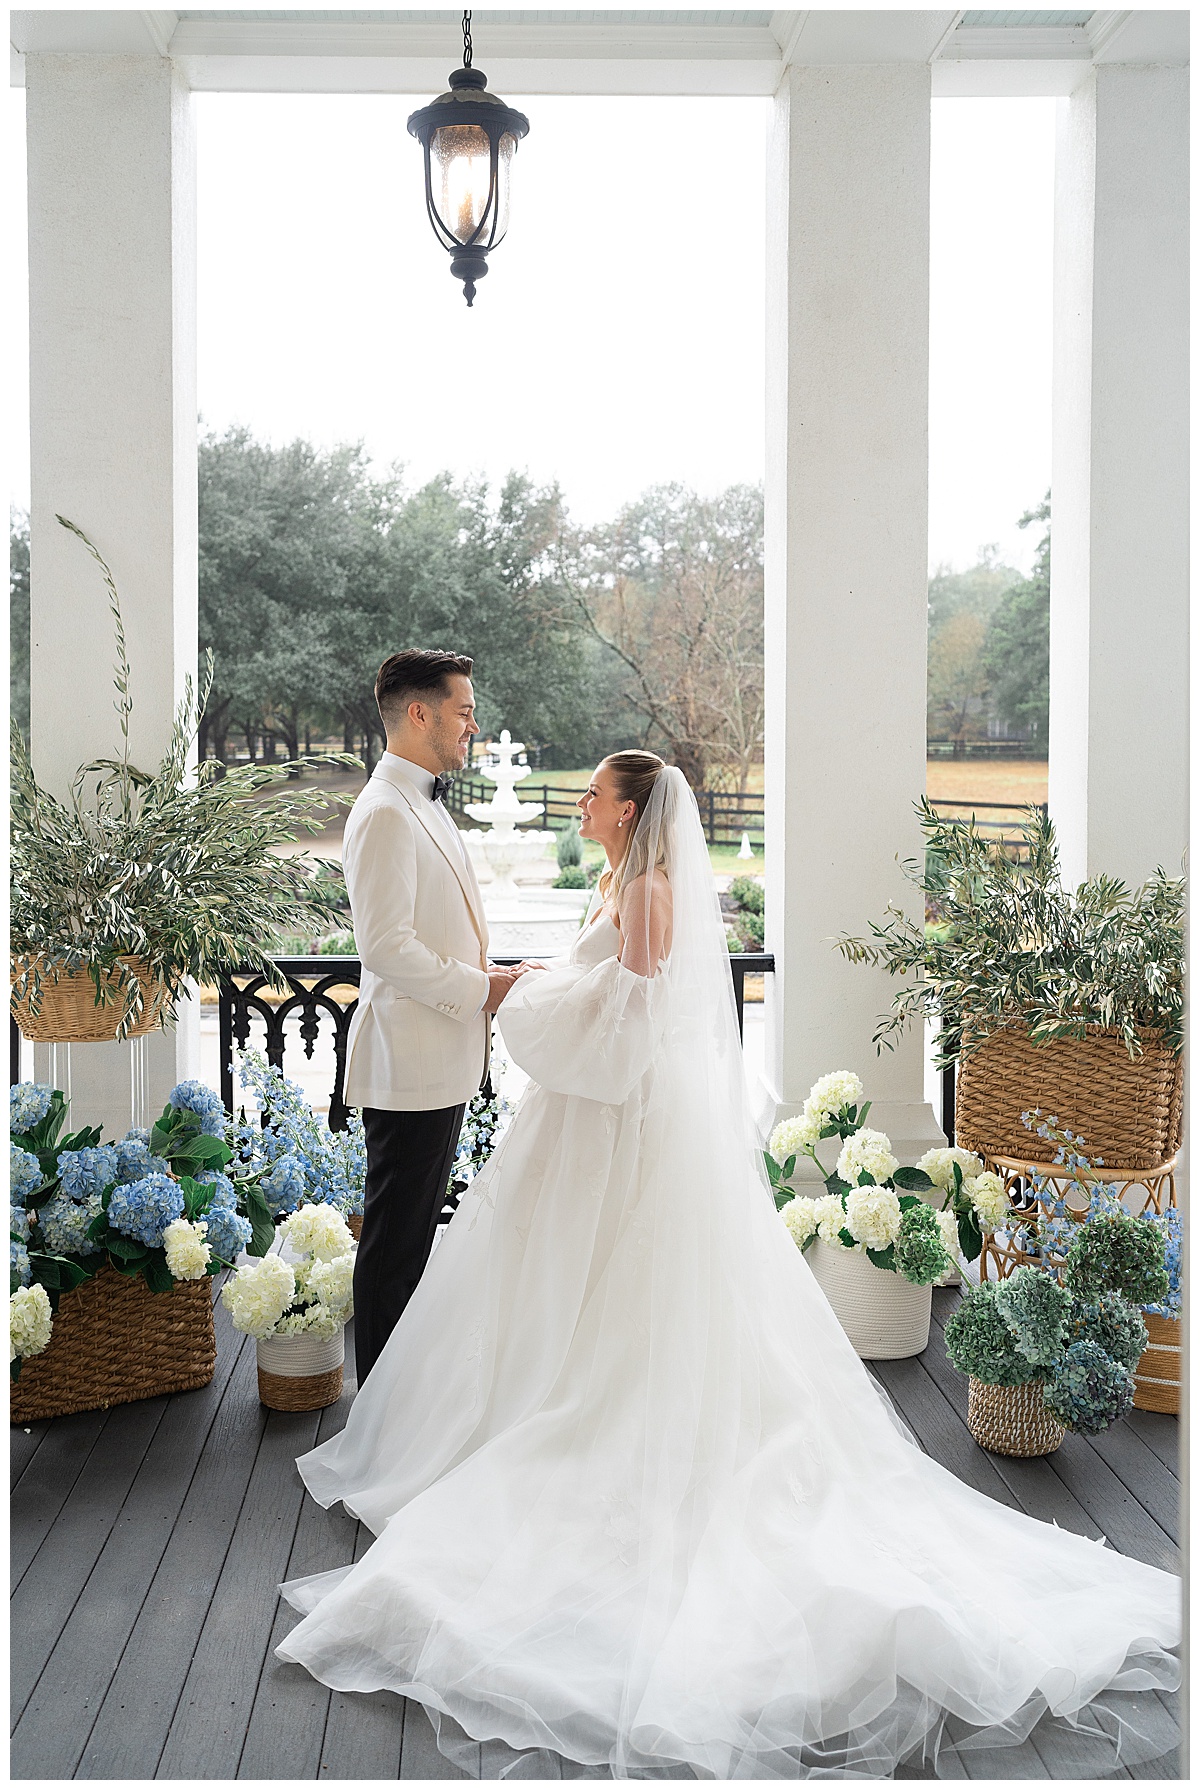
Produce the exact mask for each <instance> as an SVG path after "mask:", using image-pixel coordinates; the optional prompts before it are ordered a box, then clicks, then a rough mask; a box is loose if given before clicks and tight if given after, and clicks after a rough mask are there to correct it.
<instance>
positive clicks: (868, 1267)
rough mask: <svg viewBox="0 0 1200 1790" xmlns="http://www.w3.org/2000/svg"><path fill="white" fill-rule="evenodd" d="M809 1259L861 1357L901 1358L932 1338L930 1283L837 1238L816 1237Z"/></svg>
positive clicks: (886, 1359) (920, 1347)
mask: <svg viewBox="0 0 1200 1790" xmlns="http://www.w3.org/2000/svg"><path fill="white" fill-rule="evenodd" d="M804 1259H805V1261H806V1262H807V1263H808V1265H809V1267H810V1268H811V1269H812V1271H813V1274H814V1276H815V1277H816V1281H817V1284H818V1286H819V1287H820V1288H821V1291H822V1292H823V1293H824V1295H825V1297H826V1298H827V1299H828V1301H829V1303H830V1305H832V1307H833V1310H834V1316H835V1317H836V1318H837V1321H838V1323H839V1324H840V1325H841V1326H842V1329H843V1330H844V1331H845V1332H846V1335H847V1336H848V1337H849V1338H850V1341H851V1343H852V1345H853V1347H854V1350H855V1352H856V1354H857V1355H858V1356H859V1357H860V1359H861V1360H863V1361H901V1360H904V1359H906V1358H907V1357H908V1356H909V1355H919V1354H920V1353H921V1350H922V1349H923V1348H924V1347H925V1345H926V1343H927V1342H928V1341H929V1320H930V1315H931V1312H932V1309H933V1289H932V1288H931V1287H927V1286H926V1287H915V1286H914V1285H913V1284H912V1282H911V1281H910V1280H905V1278H904V1276H903V1275H902V1274H892V1273H889V1272H888V1270H887V1269H886V1268H877V1267H876V1266H875V1264H874V1262H870V1261H868V1260H867V1258H866V1256H865V1255H861V1254H860V1253H859V1252H858V1250H856V1249H840V1248H839V1247H838V1245H837V1244H836V1243H821V1242H817V1243H814V1244H812V1245H811V1246H810V1248H808V1249H807V1250H806V1251H805V1253H804Z"/></svg>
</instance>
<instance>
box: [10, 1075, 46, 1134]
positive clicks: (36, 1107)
mask: <svg viewBox="0 0 1200 1790" xmlns="http://www.w3.org/2000/svg"><path fill="white" fill-rule="evenodd" d="M53 1098H54V1089H53V1088H47V1087H42V1086H40V1085H39V1084H38V1083H37V1082H32V1081H20V1082H17V1083H15V1084H14V1086H12V1087H11V1088H10V1089H9V1090H8V1127H9V1130H10V1131H32V1130H33V1128H34V1126H35V1125H40V1124H41V1122H42V1120H43V1119H44V1118H45V1117H46V1114H47V1113H48V1112H49V1111H50V1102H51V1100H52V1099H53Z"/></svg>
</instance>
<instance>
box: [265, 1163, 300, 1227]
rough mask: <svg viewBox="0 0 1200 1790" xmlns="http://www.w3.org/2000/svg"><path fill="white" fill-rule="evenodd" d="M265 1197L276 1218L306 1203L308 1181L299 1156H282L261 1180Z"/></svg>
mask: <svg viewBox="0 0 1200 1790" xmlns="http://www.w3.org/2000/svg"><path fill="white" fill-rule="evenodd" d="M259 1186H260V1188H261V1189H262V1195H263V1198H264V1199H265V1200H266V1202H267V1204H268V1206H269V1207H270V1208H271V1211H272V1213H273V1214H274V1216H275V1217H276V1218H282V1217H283V1216H284V1215H285V1214H286V1213H288V1212H294V1211H295V1210H296V1208H297V1206H301V1205H303V1204H304V1202H305V1199H306V1197H307V1194H308V1183H307V1181H306V1178H305V1174H304V1164H303V1163H302V1162H301V1160H300V1158H299V1157H298V1156H281V1157H280V1158H279V1160H278V1161H277V1162H276V1163H275V1165H274V1166H273V1167H272V1168H271V1169H269V1170H268V1171H267V1173H266V1174H265V1175H264V1176H263V1178H262V1180H261V1181H260V1182H259Z"/></svg>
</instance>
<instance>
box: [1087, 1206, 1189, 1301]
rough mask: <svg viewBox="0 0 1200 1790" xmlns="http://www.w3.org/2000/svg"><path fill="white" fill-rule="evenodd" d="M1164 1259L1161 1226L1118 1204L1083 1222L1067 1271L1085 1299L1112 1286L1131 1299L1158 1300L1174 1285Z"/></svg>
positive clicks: (1125, 1297) (1095, 1295) (1110, 1289)
mask: <svg viewBox="0 0 1200 1790" xmlns="http://www.w3.org/2000/svg"><path fill="white" fill-rule="evenodd" d="M1165 1264H1166V1245H1165V1239H1164V1237H1163V1234H1162V1232H1161V1231H1160V1230H1159V1229H1158V1228H1157V1227H1156V1226H1155V1225H1152V1224H1147V1223H1146V1222H1145V1221H1144V1220H1142V1219H1140V1218H1133V1217H1131V1216H1130V1214H1129V1213H1128V1212H1122V1211H1120V1210H1119V1209H1117V1210H1113V1211H1110V1212H1100V1213H1096V1214H1094V1215H1093V1216H1091V1217H1090V1218H1089V1219H1088V1221H1087V1223H1086V1224H1081V1225H1080V1226H1079V1227H1078V1229H1077V1231H1076V1233H1075V1236H1074V1238H1073V1239H1072V1241H1071V1247H1070V1249H1069V1250H1068V1251H1067V1259H1066V1264H1065V1267H1064V1270H1063V1275H1064V1279H1065V1281H1066V1284H1067V1286H1068V1287H1069V1288H1070V1290H1071V1292H1072V1293H1074V1294H1076V1295H1077V1296H1078V1297H1079V1298H1081V1299H1095V1298H1098V1297H1099V1295H1100V1294H1101V1293H1107V1292H1113V1293H1120V1294H1121V1296H1122V1298H1124V1299H1127V1300H1128V1301H1129V1303H1130V1304H1131V1305H1157V1304H1158V1303H1159V1301H1160V1300H1162V1299H1165V1298H1166V1297H1167V1294H1168V1292H1169V1290H1170V1282H1169V1279H1168V1276H1167V1270H1166V1265H1165Z"/></svg>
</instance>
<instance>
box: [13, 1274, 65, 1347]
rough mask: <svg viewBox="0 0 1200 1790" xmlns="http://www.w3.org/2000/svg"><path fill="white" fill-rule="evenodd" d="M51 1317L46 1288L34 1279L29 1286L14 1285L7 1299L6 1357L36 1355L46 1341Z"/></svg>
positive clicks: (51, 1321) (52, 1323) (48, 1339)
mask: <svg viewBox="0 0 1200 1790" xmlns="http://www.w3.org/2000/svg"><path fill="white" fill-rule="evenodd" d="M53 1328H54V1318H53V1316H52V1314H51V1311H50V1300H49V1298H48V1297H47V1294H46V1289H45V1287H43V1286H39V1285H37V1283H36V1282H35V1283H34V1285H33V1286H31V1287H18V1288H17V1290H16V1292H15V1293H14V1294H13V1296H12V1298H11V1299H10V1300H9V1302H8V1359H9V1361H10V1362H13V1361H15V1360H16V1359H17V1356H18V1355H19V1356H20V1357H21V1359H22V1361H25V1360H27V1359H28V1357H29V1356H30V1355H40V1354H41V1352H42V1350H43V1349H44V1348H45V1347H46V1345H47V1343H48V1342H49V1341H50V1332H51V1330H52V1329H53Z"/></svg>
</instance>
